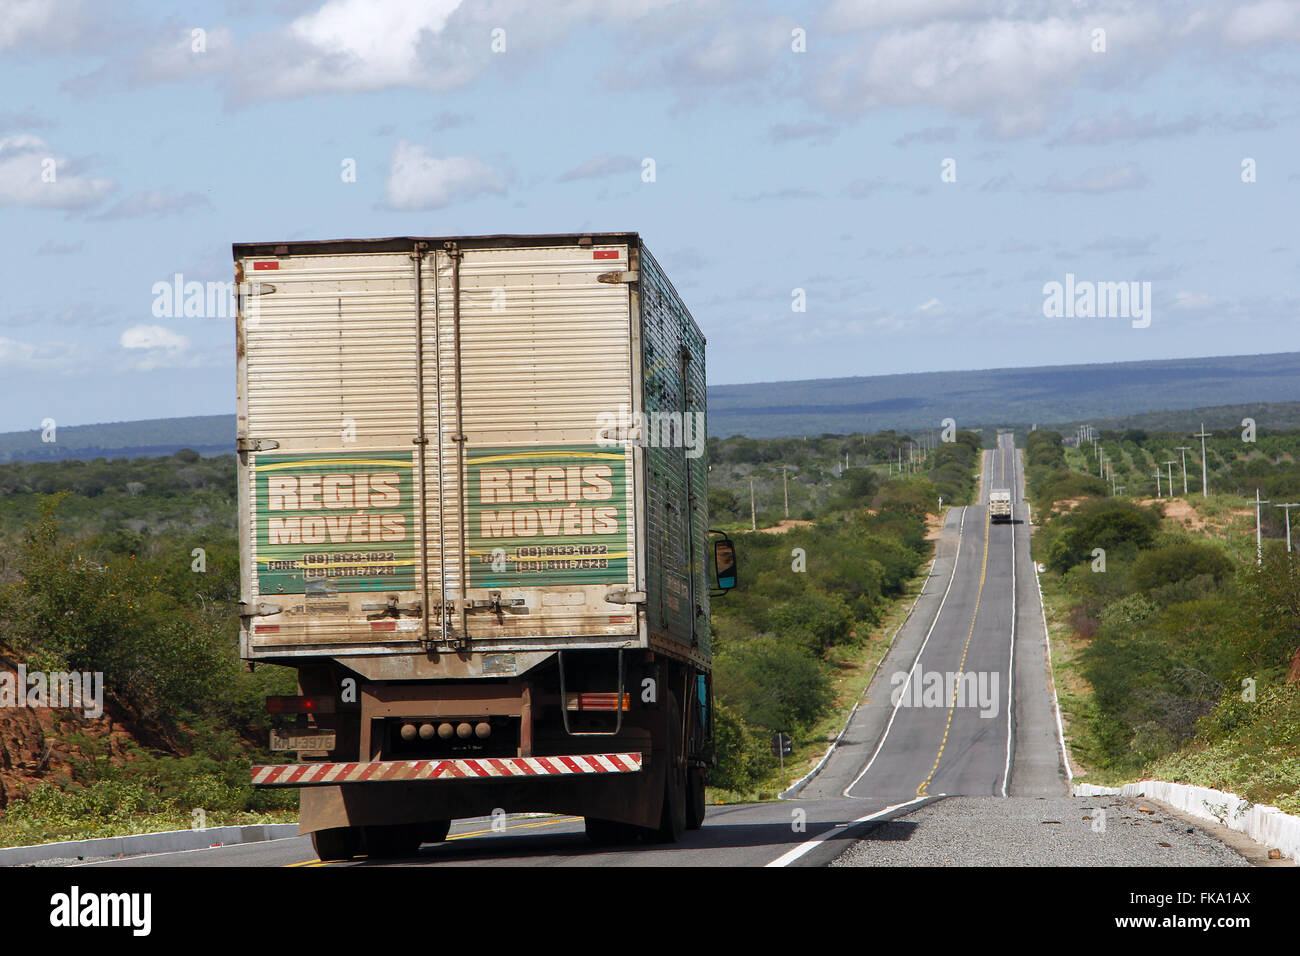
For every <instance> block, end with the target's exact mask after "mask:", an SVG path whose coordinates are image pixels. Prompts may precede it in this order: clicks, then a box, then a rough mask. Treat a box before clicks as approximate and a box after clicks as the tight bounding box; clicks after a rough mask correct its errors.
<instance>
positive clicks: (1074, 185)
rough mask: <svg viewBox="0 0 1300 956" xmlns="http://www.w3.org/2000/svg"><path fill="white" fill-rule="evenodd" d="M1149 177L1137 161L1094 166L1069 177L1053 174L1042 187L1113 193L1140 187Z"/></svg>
mask: <svg viewBox="0 0 1300 956" xmlns="http://www.w3.org/2000/svg"><path fill="white" fill-rule="evenodd" d="M1145 185H1147V177H1146V174H1145V173H1144V172H1142V168H1141V167H1140V166H1138V165H1137V164H1136V163H1125V164H1124V165H1122V166H1113V167H1099V168H1093V169H1089V170H1086V171H1084V172H1083V173H1080V174H1079V175H1078V176H1074V177H1071V178H1069V179H1062V178H1060V177H1059V176H1055V175H1054V176H1052V177H1051V178H1050V179H1048V180H1047V182H1045V183H1043V186H1042V188H1043V189H1045V190H1047V191H1048V192H1055V193H1113V192H1118V191H1120V190H1122V189H1140V188H1141V187H1143V186H1145Z"/></svg>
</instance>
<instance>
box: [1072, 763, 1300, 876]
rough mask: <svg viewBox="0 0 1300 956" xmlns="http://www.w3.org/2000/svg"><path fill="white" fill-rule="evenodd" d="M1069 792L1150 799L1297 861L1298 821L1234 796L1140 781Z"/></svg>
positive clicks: (1299, 855) (1089, 786)
mask: <svg viewBox="0 0 1300 956" xmlns="http://www.w3.org/2000/svg"><path fill="white" fill-rule="evenodd" d="M1073 792H1074V795H1075V796H1076V797H1116V796H1118V797H1150V798H1151V799H1152V800H1160V801H1162V802H1164V803H1167V804H1169V805H1170V806H1171V807H1174V808H1175V809H1177V810H1181V811H1183V812H1184V813H1189V814H1191V815H1192V816H1194V817H1199V818H1200V819H1202V820H1212V821H1214V822H1215V823H1222V824H1224V825H1225V826H1227V827H1228V828H1229V829H1231V830H1236V831H1237V832H1238V833H1244V834H1245V835H1246V836H1248V837H1250V838H1251V839H1252V840H1254V841H1255V842H1256V843H1261V844H1263V845H1264V846H1266V847H1269V848H1273V847H1276V848H1277V849H1278V850H1281V851H1282V855H1283V856H1285V857H1288V858H1290V859H1292V860H1300V817H1296V816H1292V815H1291V814H1289V813H1283V812H1282V811H1281V810H1279V809H1278V808H1277V807H1268V806H1262V805H1259V804H1254V803H1251V802H1250V801H1249V800H1245V799H1243V798H1241V797H1239V796H1237V795H1236V794H1235V793H1225V792H1224V791H1222V790H1213V789H1211V788H1209V787H1194V786H1192V785H1190V784H1186V783H1169V782H1168V781H1165V780H1143V781H1140V782H1139V783H1126V784H1124V786H1122V787H1119V788H1115V787H1097V786H1093V785H1092V784H1087V783H1080V784H1076V785H1075V786H1074V790H1073ZM1215 811H1217V812H1215Z"/></svg>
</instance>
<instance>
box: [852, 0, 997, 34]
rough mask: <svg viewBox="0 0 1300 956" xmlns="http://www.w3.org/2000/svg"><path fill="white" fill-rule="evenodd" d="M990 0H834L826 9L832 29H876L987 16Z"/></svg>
mask: <svg viewBox="0 0 1300 956" xmlns="http://www.w3.org/2000/svg"><path fill="white" fill-rule="evenodd" d="M991 6H992V4H990V3H989V0H873V2H871V3H863V2H862V0H835V2H834V3H832V4H831V6H830V9H829V10H827V11H826V25H827V26H828V27H830V28H831V29H833V30H874V29H879V28H881V27H898V26H907V25H910V24H914V23H924V22H927V21H933V20H941V19H968V18H972V17H973V18H979V17H985V16H988V15H989V13H990V7H991Z"/></svg>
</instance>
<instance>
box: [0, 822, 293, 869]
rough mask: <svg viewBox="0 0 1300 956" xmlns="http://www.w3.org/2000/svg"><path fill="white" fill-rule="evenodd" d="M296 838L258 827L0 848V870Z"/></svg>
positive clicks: (274, 827) (275, 827)
mask: <svg viewBox="0 0 1300 956" xmlns="http://www.w3.org/2000/svg"><path fill="white" fill-rule="evenodd" d="M297 835H298V824H296V823H259V824H254V825H252V826H246V827H233V826H232V827H210V828H208V829H206V830H164V831H162V832H160V833H139V834H135V835H133V836H119V837H100V838H98V839H94V840H66V841H64V842H62V843H41V844H38V845H36V846H11V847H3V848H0V866H23V865H24V864H28V863H36V862H38V861H40V860H64V859H66V860H75V859H77V858H79V857H80V858H87V857H114V856H131V855H135V854H137V853H168V852H174V851H177V850H199V849H203V848H205V847H210V846H216V845H222V846H231V845H233V844H237V843H262V842H264V841H266V840H283V839H286V838H287V837H293V836H297Z"/></svg>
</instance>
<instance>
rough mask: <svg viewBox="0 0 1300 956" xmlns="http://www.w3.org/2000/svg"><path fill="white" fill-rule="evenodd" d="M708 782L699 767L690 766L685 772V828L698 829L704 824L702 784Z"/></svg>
mask: <svg viewBox="0 0 1300 956" xmlns="http://www.w3.org/2000/svg"><path fill="white" fill-rule="evenodd" d="M707 782H708V779H707V777H706V776H705V771H704V770H703V768H701V767H692V768H691V769H690V770H689V771H688V772H687V774H686V829H688V830H698V829H699V828H700V827H702V826H704V814H705V806H704V785H705V784H706V783H707Z"/></svg>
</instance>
